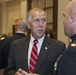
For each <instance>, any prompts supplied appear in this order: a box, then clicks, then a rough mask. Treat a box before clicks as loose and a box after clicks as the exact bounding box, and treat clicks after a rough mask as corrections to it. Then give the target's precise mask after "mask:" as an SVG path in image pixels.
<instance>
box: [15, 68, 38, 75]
mask: <svg viewBox="0 0 76 75" xmlns="http://www.w3.org/2000/svg"><path fill="white" fill-rule="evenodd" d="M15 75H39V74H35V73H28V72H26V71H24V70H22V69H18V71H17V72H16V74H15Z"/></svg>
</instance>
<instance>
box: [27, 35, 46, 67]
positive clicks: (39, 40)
mask: <svg viewBox="0 0 76 75" xmlns="http://www.w3.org/2000/svg"><path fill="white" fill-rule="evenodd" d="M44 37H45V35H44V36H43V37H42V38H40V39H38V43H37V44H36V45H37V48H38V54H39V52H40V49H41V46H42V43H43V40H44ZM33 41H34V38H33V37H32V35H31V39H30V43H29V49H28V67H29V65H30V56H31V51H32V46H33Z"/></svg>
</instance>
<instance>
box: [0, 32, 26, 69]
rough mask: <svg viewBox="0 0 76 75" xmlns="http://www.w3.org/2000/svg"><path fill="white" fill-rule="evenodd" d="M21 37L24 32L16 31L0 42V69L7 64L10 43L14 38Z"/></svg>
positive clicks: (23, 35)
mask: <svg viewBox="0 0 76 75" xmlns="http://www.w3.org/2000/svg"><path fill="white" fill-rule="evenodd" d="M23 37H25V34H23V33H16V34H14V35H13V36H11V37H7V38H6V39H5V40H3V41H2V42H1V44H0V69H3V68H6V66H7V61H8V56H9V52H10V47H11V43H12V42H13V41H14V40H17V39H20V38H23Z"/></svg>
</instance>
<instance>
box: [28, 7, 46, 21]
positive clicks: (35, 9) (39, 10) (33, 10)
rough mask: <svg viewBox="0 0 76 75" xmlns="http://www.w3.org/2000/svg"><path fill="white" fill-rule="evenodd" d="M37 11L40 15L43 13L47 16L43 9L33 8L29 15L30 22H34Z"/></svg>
mask: <svg viewBox="0 0 76 75" xmlns="http://www.w3.org/2000/svg"><path fill="white" fill-rule="evenodd" d="M36 11H38V12H40V13H41V12H43V13H44V14H45V16H47V14H46V12H45V11H44V10H43V9H41V8H33V9H31V10H30V11H29V12H28V14H27V20H28V22H30V21H31V20H32V16H33V15H34V12H36Z"/></svg>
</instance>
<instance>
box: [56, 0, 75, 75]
mask: <svg viewBox="0 0 76 75" xmlns="http://www.w3.org/2000/svg"><path fill="white" fill-rule="evenodd" d="M63 16H64V20H63V24H64V32H65V35H66V36H68V37H70V39H71V40H72V41H71V43H70V45H69V46H68V48H67V50H65V52H64V53H63V54H62V57H61V58H60V60H59V61H58V66H57V70H56V75H76V0H72V1H70V2H69V3H68V4H67V6H66V8H65V10H64V13H63Z"/></svg>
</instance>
